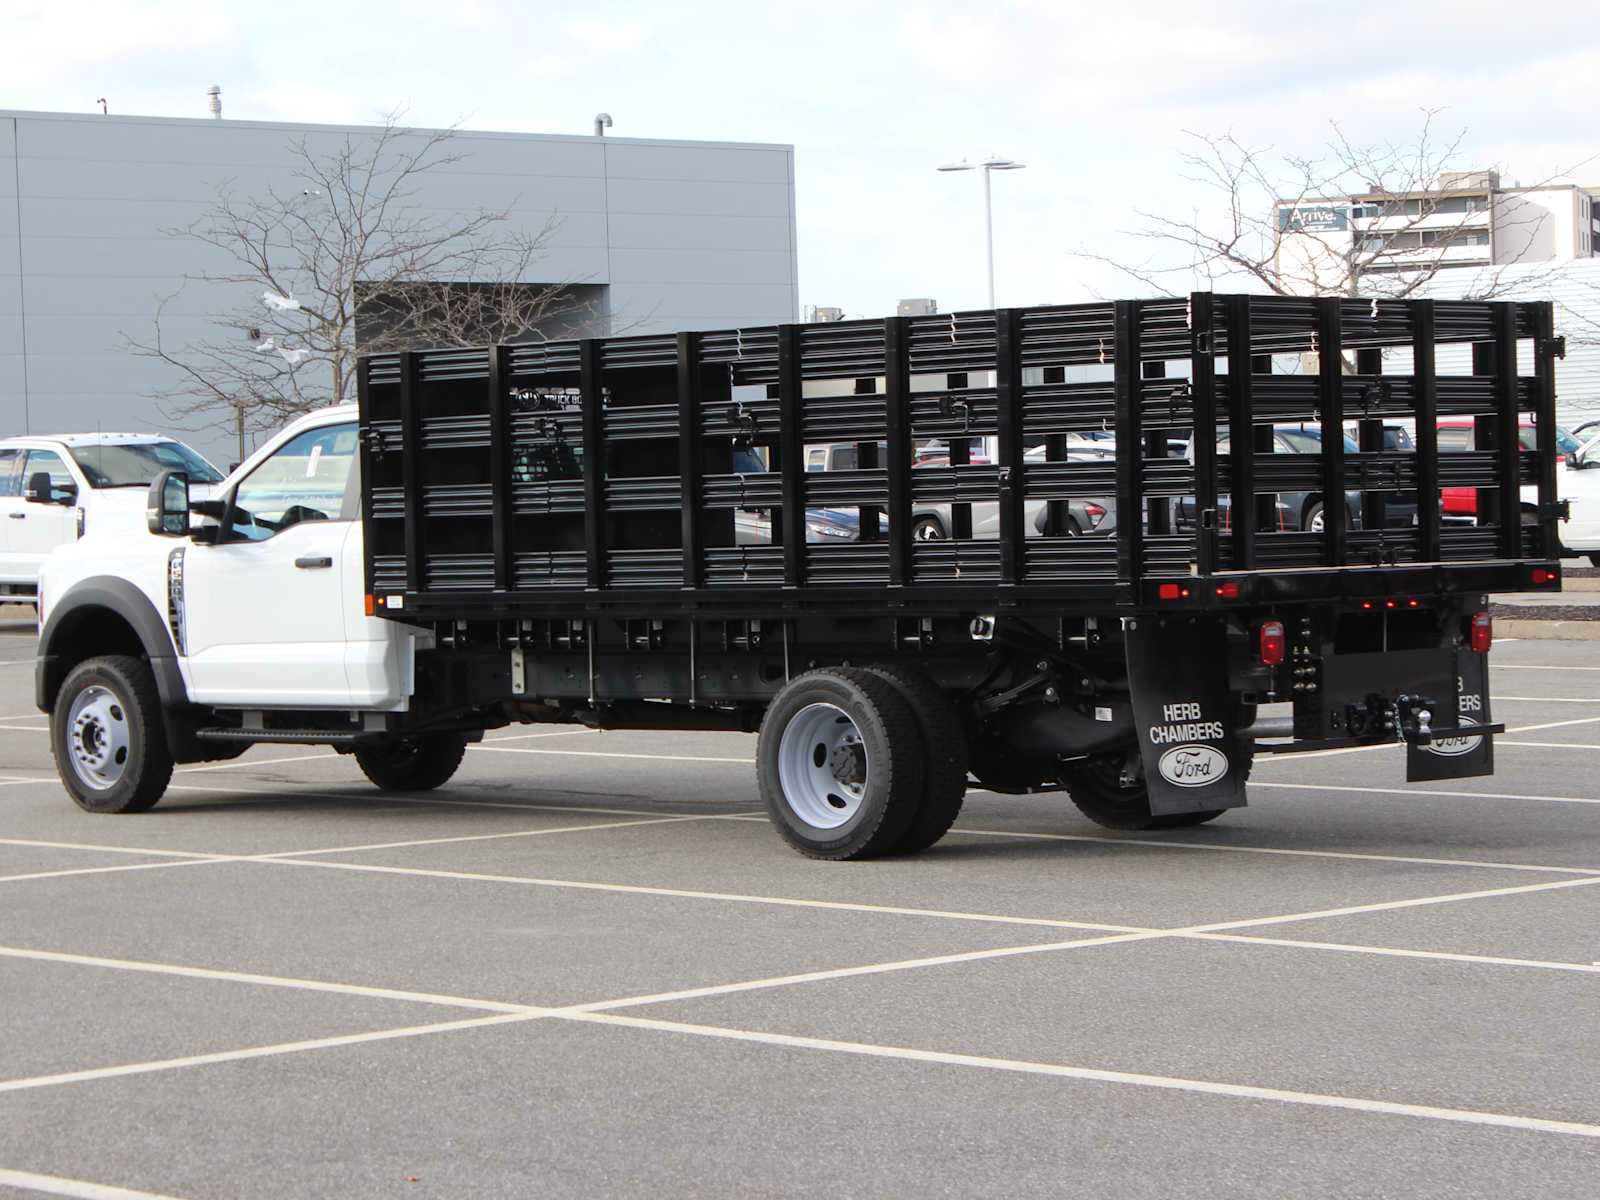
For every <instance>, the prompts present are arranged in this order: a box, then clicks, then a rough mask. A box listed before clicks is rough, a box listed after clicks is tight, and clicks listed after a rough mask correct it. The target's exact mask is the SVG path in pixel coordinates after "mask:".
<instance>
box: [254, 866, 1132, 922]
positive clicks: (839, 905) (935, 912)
mask: <svg viewBox="0 0 1600 1200" xmlns="http://www.w3.org/2000/svg"><path fill="white" fill-rule="evenodd" d="M267 861H271V862H273V863H277V864H281V865H284V866H299V867H323V868H328V869H331V870H339V871H359V872H371V873H373V874H379V875H415V876H418V877H420V878H424V879H459V880H465V881H473V882H479V883H510V884H520V885H522V886H524V887H544V888H571V889H573V890H576V891H589V892H613V893H617V894H620V895H634V896H662V897H668V898H672V899H682V900H721V901H724V902H730V903H736V904H770V905H774V906H776V907H778V908H817V909H828V910H833V911H837V912H864V913H877V914H880V915H885V916H902V917H938V918H941V919H944V920H947V921H978V922H983V923H991V924H999V925H1030V926H1040V927H1043V928H1048V929H1087V930H1093V931H1095V932H1099V933H1106V932H1110V933H1130V932H1131V933H1148V932H1150V930H1149V929H1148V928H1147V927H1145V926H1140V925H1109V924H1103V923H1097V922H1089V921H1066V920H1057V919H1055V918H1051V917H1011V916H1005V915H1003V914H1000V913H973V912H954V911H950V910H947V909H937V908H907V907H904V906H901V905H893V904H865V903H860V904H858V903H853V902H850V901H847V900H809V899H804V898H800V897H795V896H759V895H748V894H744V893H740V892H710V891H697V890H692V889H689V888H668V887H648V886H646V885H644V884H632V883H597V882H591V881H589V880H581V879H545V878H540V877H538V876H533V875H497V874H489V873H485V872H481V871H445V870H435V869H433V868H429V867H389V866H380V865H378V864H375V863H346V862H329V861H326V860H317V861H312V860H305V859H293V858H278V859H271V860H267Z"/></svg>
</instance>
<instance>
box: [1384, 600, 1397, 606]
mask: <svg viewBox="0 0 1600 1200" xmlns="http://www.w3.org/2000/svg"><path fill="white" fill-rule="evenodd" d="M1383 606H1384V607H1385V608H1395V607H1397V606H1398V602H1397V601H1394V600H1385V601H1384V602H1383Z"/></svg>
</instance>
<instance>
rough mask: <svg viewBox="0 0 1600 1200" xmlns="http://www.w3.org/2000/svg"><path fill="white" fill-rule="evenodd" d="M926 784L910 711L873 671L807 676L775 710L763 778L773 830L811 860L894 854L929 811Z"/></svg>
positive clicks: (765, 735)
mask: <svg viewBox="0 0 1600 1200" xmlns="http://www.w3.org/2000/svg"><path fill="white" fill-rule="evenodd" d="M927 776H928V752H927V749H926V748H925V744H924V742H923V738H922V733H921V732H920V730H919V729H918V726H917V720H916V716H915V714H913V712H912V711H911V706H910V704H909V703H908V702H907V701H906V700H905V698H904V697H903V696H902V695H901V694H900V692H899V691H898V690H896V688H895V687H894V686H893V685H892V684H891V683H890V682H889V681H888V680H886V679H884V678H882V677H881V676H879V675H875V674H873V673H872V672H871V671H866V670H862V669H860V668H858V667H822V668H820V669H818V670H814V671H807V672H806V673H805V674H804V675H800V676H797V677H796V678H794V679H792V680H790V681H789V682H788V683H787V684H785V685H784V687H783V689H782V690H781V691H780V692H779V693H778V694H777V695H776V696H775V697H774V698H773V700H772V703H771V704H770V705H768V706H767V713H766V717H765V719H763V721H762V722H761V737H760V739H759V740H758V741H757V743H756V778H757V780H758V781H759V783H760V786H761V796H762V799H763V800H764V801H765V802H766V805H767V815H768V816H770V817H771V818H772V824H773V827H774V828H775V829H777V831H778V832H779V833H780V834H781V835H782V836H783V838H784V840H786V841H787V842H788V843H789V844H790V845H791V846H793V847H794V848H795V849H796V850H798V851H800V853H802V854H805V855H807V856H808V857H811V858H826V859H834V860H839V859H849V858H868V857H872V856H874V855H879V854H889V853H893V852H894V850H895V848H896V847H897V846H898V845H899V844H900V842H901V841H902V840H903V839H904V837H905V834H906V830H907V829H909V828H910V827H911V823H912V821H913V820H914V819H915V817H916V815H917V813H918V811H919V810H920V809H921V807H922V805H923V801H924V794H925V786H926V780H927Z"/></svg>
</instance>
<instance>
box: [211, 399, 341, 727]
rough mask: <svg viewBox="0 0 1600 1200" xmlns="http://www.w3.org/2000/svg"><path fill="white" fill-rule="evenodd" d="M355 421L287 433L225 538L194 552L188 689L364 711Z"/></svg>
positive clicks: (238, 493)
mask: <svg viewBox="0 0 1600 1200" xmlns="http://www.w3.org/2000/svg"><path fill="white" fill-rule="evenodd" d="M355 455H356V426H355V423H354V422H350V423H346V424H339V425H323V426H319V427H317V428H313V429H308V430H305V431H304V432H303V433H300V434H298V435H296V436H295V437H293V438H291V439H289V441H287V442H285V443H284V444H283V445H282V446H280V447H279V448H278V449H277V450H276V451H275V452H274V453H273V454H272V455H271V456H270V457H268V458H266V459H264V460H263V461H262V462H261V463H259V464H258V465H257V466H256V467H255V469H254V470H252V471H251V472H250V474H248V475H247V476H245V477H244V478H243V479H242V480H240V481H239V483H238V485H237V486H236V488H235V489H234V493H233V496H232V503H231V505H230V506H229V512H228V518H227V526H228V527H227V529H226V531H225V533H224V535H223V540H222V541H220V542H219V543H218V544H217V545H212V546H206V545H193V546H189V547H187V548H186V550H185V551H184V569H183V596H184V622H185V625H184V630H185V637H186V646H185V650H186V652H187V662H186V665H187V667H188V669H189V688H190V695H191V696H192V697H193V699H195V700H196V701H199V702H201V703H206V704H221V705H233V706H239V707H252V708H259V707H272V706H296V707H298V706H314V707H322V706H328V707H360V703H359V701H357V700H356V699H355V698H354V694H353V691H352V688H351V684H350V678H349V675H348V672H347V671H346V669H345V649H346V646H345V643H346V616H347V610H348V609H349V608H350V606H351V605H354V606H355V607H356V609H357V610H359V609H361V607H362V605H363V603H364V601H363V598H362V596H361V595H359V594H354V595H352V594H347V593H348V583H347V579H348V578H359V572H357V573H356V574H355V575H354V576H351V575H350V573H349V572H347V571H346V570H345V567H346V566H347V563H346V562H345V557H346V555H347V554H354V555H356V556H357V557H359V556H360V554H361V545H362V540H361V531H360V521H359V519H358V517H359V513H358V512H357V511H354V510H352V508H351V506H350V505H349V504H348V503H347V499H346V491H347V488H346V484H347V482H348V481H349V479H350V475H351V468H352V466H353V465H354V463H355Z"/></svg>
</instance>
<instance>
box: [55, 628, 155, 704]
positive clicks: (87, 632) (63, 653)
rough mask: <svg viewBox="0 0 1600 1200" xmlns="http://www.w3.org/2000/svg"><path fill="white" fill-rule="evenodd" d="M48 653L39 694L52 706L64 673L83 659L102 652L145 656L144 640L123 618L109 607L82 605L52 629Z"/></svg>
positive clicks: (95, 656) (138, 656)
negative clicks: (82, 606) (42, 684)
mask: <svg viewBox="0 0 1600 1200" xmlns="http://www.w3.org/2000/svg"><path fill="white" fill-rule="evenodd" d="M50 647H51V651H52V652H51V653H49V654H47V656H46V658H45V662H44V672H45V679H44V687H43V689H42V690H43V694H44V697H45V699H46V700H47V701H48V703H49V704H50V705H51V706H52V707H53V706H54V705H55V700H56V692H57V691H59V690H60V688H61V682H62V680H64V679H66V677H67V674H68V672H70V671H71V670H72V668H73V667H75V666H77V665H78V664H79V663H81V662H83V661H84V660H85V659H90V658H98V657H99V656H100V655H102V654H131V655H133V656H134V657H135V658H144V657H146V653H145V647H144V642H143V641H142V640H141V639H140V637H139V634H138V631H137V630H135V629H134V627H133V626H132V625H130V624H129V623H128V621H127V619H126V618H125V617H123V616H122V615H120V614H119V613H116V612H114V611H112V610H111V609H109V608H99V607H85V608H81V609H76V610H74V611H73V612H70V613H68V614H67V615H66V616H64V617H62V618H61V624H60V625H59V626H57V628H56V629H55V630H54V631H53V632H52V634H51V638H50Z"/></svg>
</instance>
